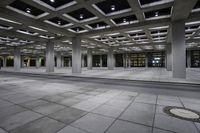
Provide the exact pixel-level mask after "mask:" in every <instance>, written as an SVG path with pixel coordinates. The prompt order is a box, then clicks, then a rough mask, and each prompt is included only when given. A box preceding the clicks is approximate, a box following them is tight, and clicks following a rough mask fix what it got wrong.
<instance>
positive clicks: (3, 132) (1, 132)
mask: <svg viewBox="0 0 200 133" xmlns="http://www.w3.org/2000/svg"><path fill="white" fill-rule="evenodd" d="M0 133H8V132H6V131H5V130H3V129H1V128H0Z"/></svg>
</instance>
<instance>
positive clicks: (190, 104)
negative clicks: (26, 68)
mask: <svg viewBox="0 0 200 133" xmlns="http://www.w3.org/2000/svg"><path fill="white" fill-rule="evenodd" d="M129 88H131V90H130V91H128V90H127V87H126V86H114V85H101V84H95V83H85V82H84V83H83V82H80V81H79V82H77V81H74V82H72V81H61V80H58V79H47V78H42V77H38V78H36V77H34V78H32V77H23V76H9V75H3V74H1V75H0V133H7V132H9V133H200V123H193V122H189V121H185V120H180V119H177V118H173V117H170V116H168V115H166V114H165V113H163V111H162V109H163V108H164V107H165V106H168V105H170V106H180V107H187V108H190V109H194V110H196V111H199V112H200V99H198V98H197V99H194V98H189V97H195V96H196V97H199V98H200V92H190V91H189V92H186V91H185V92H184V91H173V90H163V89H160V91H159V93H155V92H154V91H153V90H152V91H150V92H151V93H147V91H143V92H140V91H136V90H137V89H136V88H137V87H134V86H132V87H129ZM146 89H148V88H146ZM166 91H167V92H168V94H166ZM182 94H185V95H184V96H183V95H182Z"/></svg>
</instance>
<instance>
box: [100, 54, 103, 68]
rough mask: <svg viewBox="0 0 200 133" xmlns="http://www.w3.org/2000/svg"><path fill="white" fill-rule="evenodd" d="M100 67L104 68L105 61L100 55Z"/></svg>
mask: <svg viewBox="0 0 200 133" xmlns="http://www.w3.org/2000/svg"><path fill="white" fill-rule="evenodd" d="M100 67H103V59H102V55H100Z"/></svg>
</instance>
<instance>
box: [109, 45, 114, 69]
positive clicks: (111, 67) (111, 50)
mask: <svg viewBox="0 0 200 133" xmlns="http://www.w3.org/2000/svg"><path fill="white" fill-rule="evenodd" d="M107 65H108V70H113V69H114V54H113V48H112V47H110V48H109V49H108V59H107Z"/></svg>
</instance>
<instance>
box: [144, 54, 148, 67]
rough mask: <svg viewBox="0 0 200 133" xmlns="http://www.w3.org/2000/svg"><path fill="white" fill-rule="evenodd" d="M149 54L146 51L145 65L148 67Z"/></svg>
mask: <svg viewBox="0 0 200 133" xmlns="http://www.w3.org/2000/svg"><path fill="white" fill-rule="evenodd" d="M148 64H149V56H148V53H146V58H145V67H146V68H148V67H149V65H148Z"/></svg>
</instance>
